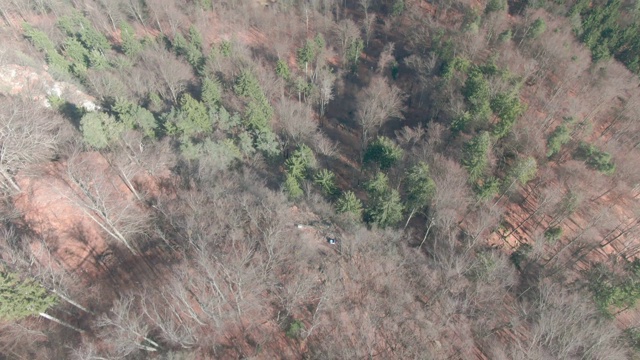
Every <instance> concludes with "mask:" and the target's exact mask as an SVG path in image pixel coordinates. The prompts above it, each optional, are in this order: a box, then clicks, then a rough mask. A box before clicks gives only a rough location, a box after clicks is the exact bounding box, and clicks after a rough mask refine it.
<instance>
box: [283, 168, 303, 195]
mask: <svg viewBox="0 0 640 360" xmlns="http://www.w3.org/2000/svg"><path fill="white" fill-rule="evenodd" d="M284 191H285V192H286V193H287V195H288V196H289V199H291V200H296V199H298V198H300V197H301V196H302V194H303V191H302V188H301V187H300V182H299V180H298V179H297V178H296V177H295V176H293V175H292V174H287V177H286V178H285V181H284Z"/></svg>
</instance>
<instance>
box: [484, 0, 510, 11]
mask: <svg viewBox="0 0 640 360" xmlns="http://www.w3.org/2000/svg"><path fill="white" fill-rule="evenodd" d="M506 8H507V2H506V1H505V0H489V1H488V2H487V6H486V7H485V8H484V12H485V13H486V14H489V13H492V12H496V11H503V10H505V9H506Z"/></svg>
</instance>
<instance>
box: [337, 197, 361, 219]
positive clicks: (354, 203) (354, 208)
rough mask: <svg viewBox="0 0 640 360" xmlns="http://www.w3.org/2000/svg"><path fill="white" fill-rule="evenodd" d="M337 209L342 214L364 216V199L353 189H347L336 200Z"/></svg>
mask: <svg viewBox="0 0 640 360" xmlns="http://www.w3.org/2000/svg"><path fill="white" fill-rule="evenodd" d="M336 211H337V212H338V213H341V214H344V213H348V214H352V215H353V216H354V217H356V218H359V217H360V216H362V201H360V199H358V198H357V197H356V194H354V192H353V191H351V190H349V191H345V192H344V193H342V195H341V196H340V197H339V198H338V200H337V201H336Z"/></svg>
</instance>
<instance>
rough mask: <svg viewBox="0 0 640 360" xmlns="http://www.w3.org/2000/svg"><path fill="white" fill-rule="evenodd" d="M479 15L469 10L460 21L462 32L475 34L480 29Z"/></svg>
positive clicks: (471, 9)
mask: <svg viewBox="0 0 640 360" xmlns="http://www.w3.org/2000/svg"><path fill="white" fill-rule="evenodd" d="M480 20H482V18H481V17H480V14H478V12H477V11H476V10H475V9H473V8H470V9H468V10H467V11H466V12H465V15H464V20H463V21H462V30H463V31H465V32H470V33H477V32H478V30H479V29H480Z"/></svg>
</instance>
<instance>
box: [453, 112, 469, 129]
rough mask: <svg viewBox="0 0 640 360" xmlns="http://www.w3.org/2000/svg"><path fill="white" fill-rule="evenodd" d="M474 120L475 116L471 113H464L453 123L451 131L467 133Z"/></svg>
mask: <svg viewBox="0 0 640 360" xmlns="http://www.w3.org/2000/svg"><path fill="white" fill-rule="evenodd" d="M472 120H473V116H472V115H471V113H470V112H468V111H464V112H462V114H460V115H458V116H457V117H456V118H455V119H453V121H452V122H451V131H452V132H454V133H458V132H461V131H466V130H467V128H468V126H469V124H470V123H471V121H472Z"/></svg>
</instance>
